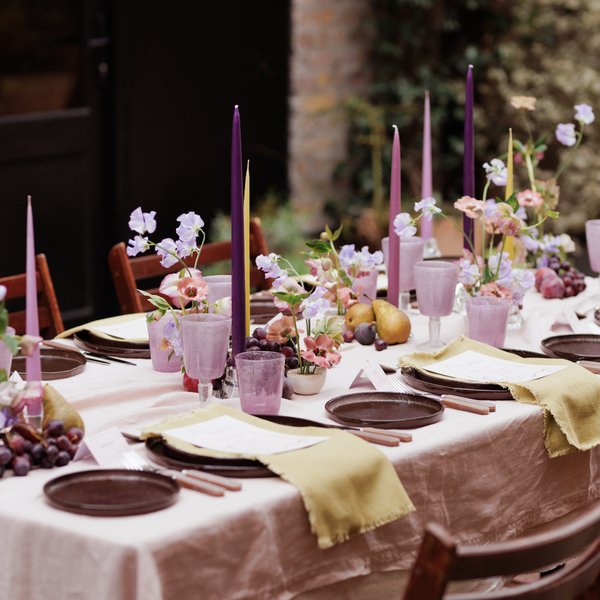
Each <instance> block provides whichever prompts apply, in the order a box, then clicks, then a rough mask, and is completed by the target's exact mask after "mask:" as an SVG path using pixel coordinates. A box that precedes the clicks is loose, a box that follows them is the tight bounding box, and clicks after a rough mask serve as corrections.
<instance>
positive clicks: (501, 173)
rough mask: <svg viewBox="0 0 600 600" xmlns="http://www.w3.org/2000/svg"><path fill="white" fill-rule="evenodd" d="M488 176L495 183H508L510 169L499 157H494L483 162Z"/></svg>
mask: <svg viewBox="0 0 600 600" xmlns="http://www.w3.org/2000/svg"><path fill="white" fill-rule="evenodd" d="M483 168H484V169H485V173H486V177H487V178H488V179H490V180H491V181H492V183H493V184H494V185H506V180H507V178H508V169H507V168H506V167H505V166H504V163H503V162H502V161H501V160H500V159H499V158H493V159H492V160H491V161H490V163H483Z"/></svg>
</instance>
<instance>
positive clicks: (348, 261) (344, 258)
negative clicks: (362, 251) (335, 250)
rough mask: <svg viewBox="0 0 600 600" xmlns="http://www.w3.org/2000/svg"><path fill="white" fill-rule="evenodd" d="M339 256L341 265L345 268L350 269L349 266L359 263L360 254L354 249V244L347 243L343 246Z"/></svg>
mask: <svg viewBox="0 0 600 600" xmlns="http://www.w3.org/2000/svg"><path fill="white" fill-rule="evenodd" d="M338 258H339V260H340V265H341V266H342V267H344V269H348V268H349V267H353V266H355V265H357V264H358V259H359V255H358V252H356V251H355V250H354V244H346V245H345V246H342V248H341V250H340V252H339V254H338Z"/></svg>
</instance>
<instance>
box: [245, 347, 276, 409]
mask: <svg viewBox="0 0 600 600" xmlns="http://www.w3.org/2000/svg"><path fill="white" fill-rule="evenodd" d="M235 368H236V371H237V380H238V386H239V388H240V403H241V405H242V410H243V411H244V412H245V413H248V414H251V415H277V414H279V407H280V406H281V393H282V390H283V373H284V370H285V356H284V355H283V354H281V353H280V352H240V353H239V354H237V355H236V357H235Z"/></svg>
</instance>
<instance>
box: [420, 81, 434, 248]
mask: <svg viewBox="0 0 600 600" xmlns="http://www.w3.org/2000/svg"><path fill="white" fill-rule="evenodd" d="M431 196H433V180H432V175H431V116H430V110H429V90H427V91H426V92H425V117H424V122H423V168H422V175H421V200H422V199H423V198H430V197H431ZM421 237H422V238H423V239H424V240H428V239H429V238H431V237H433V219H421Z"/></svg>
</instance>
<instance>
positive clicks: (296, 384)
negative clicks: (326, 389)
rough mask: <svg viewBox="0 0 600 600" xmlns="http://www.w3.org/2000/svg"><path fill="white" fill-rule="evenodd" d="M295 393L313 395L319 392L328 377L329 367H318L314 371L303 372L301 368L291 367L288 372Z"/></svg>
mask: <svg viewBox="0 0 600 600" xmlns="http://www.w3.org/2000/svg"><path fill="white" fill-rule="evenodd" d="M287 377H288V379H289V380H290V382H291V384H292V387H293V388H294V393H295V394H300V395H301V396H312V395H313V394H318V393H319V392H320V391H321V389H322V388H323V386H324V385H325V380H326V379H327V369H324V368H323V367H317V369H316V371H315V372H314V373H306V374H301V373H300V369H291V370H290V371H288V374H287Z"/></svg>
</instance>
